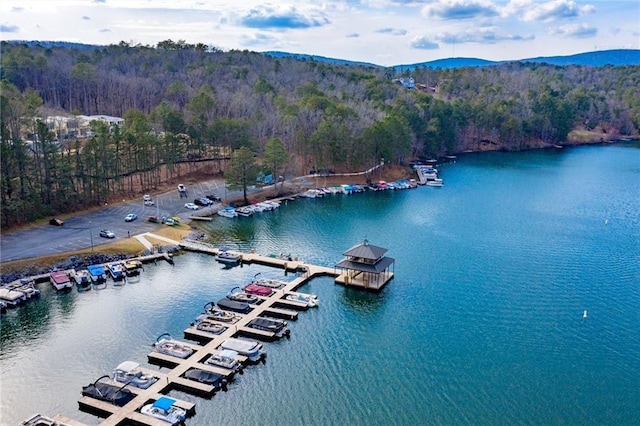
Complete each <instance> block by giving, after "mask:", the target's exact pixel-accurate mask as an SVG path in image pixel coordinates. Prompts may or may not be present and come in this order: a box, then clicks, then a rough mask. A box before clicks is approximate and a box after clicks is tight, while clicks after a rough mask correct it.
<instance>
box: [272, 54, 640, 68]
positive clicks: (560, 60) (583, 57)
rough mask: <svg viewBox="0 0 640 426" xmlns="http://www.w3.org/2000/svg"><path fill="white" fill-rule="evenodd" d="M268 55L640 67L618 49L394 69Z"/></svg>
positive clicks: (472, 62)
mask: <svg viewBox="0 0 640 426" xmlns="http://www.w3.org/2000/svg"><path fill="white" fill-rule="evenodd" d="M262 54H264V55H267V56H273V57H278V58H285V57H289V58H295V59H304V60H312V61H319V62H329V63H333V64H339V65H356V66H362V65H364V66H373V67H380V68H394V69H395V70H397V71H404V70H412V69H414V68H417V67H424V68H462V67H482V66H489V65H498V64H505V63H510V62H522V63H525V62H528V63H545V64H550V65H560V66H565V65H584V66H594V67H600V66H606V65H613V66H624V65H640V49H614V50H598V51H593V52H585V53H578V54H575V55H568V56H540V57H537V58H525V59H514V60H509V61H489V60H486V59H479V58H446V59H436V60H434V61H428V62H419V63H415V64H403V65H393V66H391V67H382V66H381V65H376V64H371V63H367V62H355V61H349V60H346V59H334V58H326V57H324V56H317V55H307V54H302V53H287V52H279V51H267V52H262Z"/></svg>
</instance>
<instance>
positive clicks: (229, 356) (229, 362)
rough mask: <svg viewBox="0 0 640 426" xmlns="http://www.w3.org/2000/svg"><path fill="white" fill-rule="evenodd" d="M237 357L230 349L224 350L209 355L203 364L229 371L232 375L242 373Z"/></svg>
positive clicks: (236, 353)
mask: <svg viewBox="0 0 640 426" xmlns="http://www.w3.org/2000/svg"><path fill="white" fill-rule="evenodd" d="M237 356H238V352H236V351H232V350H230V349H224V350H221V351H220V352H218V353H215V354H213V355H211V356H210V357H209V358H207V360H206V361H205V362H206V363H207V364H209V365H215V366H218V367H222V368H226V369H227V370H231V372H232V373H237V372H241V371H242V364H240V361H238V360H237V359H236V357H237Z"/></svg>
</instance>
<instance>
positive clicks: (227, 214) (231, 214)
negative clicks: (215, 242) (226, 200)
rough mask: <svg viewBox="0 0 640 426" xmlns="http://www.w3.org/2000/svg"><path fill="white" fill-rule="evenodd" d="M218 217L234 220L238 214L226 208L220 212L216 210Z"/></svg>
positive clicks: (232, 209)
mask: <svg viewBox="0 0 640 426" xmlns="http://www.w3.org/2000/svg"><path fill="white" fill-rule="evenodd" d="M218 215H220V216H222V217H228V218H234V217H238V212H237V211H235V209H234V208H233V207H231V206H227V207H225V208H224V209H222V210H218Z"/></svg>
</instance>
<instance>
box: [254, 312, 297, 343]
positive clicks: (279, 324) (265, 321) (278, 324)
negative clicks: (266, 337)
mask: <svg viewBox="0 0 640 426" xmlns="http://www.w3.org/2000/svg"><path fill="white" fill-rule="evenodd" d="M247 327H249V328H255V329H256V330H262V331H267V332H270V333H274V335H275V336H276V337H278V338H281V337H284V336H287V337H289V334H290V331H289V328H288V327H287V322H286V321H285V320H281V319H278V318H268V317H256V318H254V319H252V320H251V321H249V322H248V323H247Z"/></svg>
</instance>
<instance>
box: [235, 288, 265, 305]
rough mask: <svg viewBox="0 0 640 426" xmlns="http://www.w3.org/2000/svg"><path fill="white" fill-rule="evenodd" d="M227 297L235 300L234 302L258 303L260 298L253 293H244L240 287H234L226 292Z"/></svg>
mask: <svg viewBox="0 0 640 426" xmlns="http://www.w3.org/2000/svg"><path fill="white" fill-rule="evenodd" d="M227 299H229V300H235V301H236V302H244V303H249V304H255V303H258V302H259V301H260V300H261V299H260V298H259V297H258V296H255V295H253V294H248V293H245V292H244V291H242V290H241V289H240V287H234V288H232V289H231V292H229V294H227Z"/></svg>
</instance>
